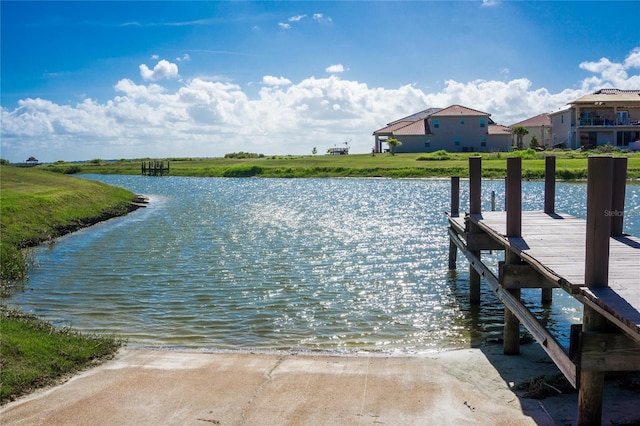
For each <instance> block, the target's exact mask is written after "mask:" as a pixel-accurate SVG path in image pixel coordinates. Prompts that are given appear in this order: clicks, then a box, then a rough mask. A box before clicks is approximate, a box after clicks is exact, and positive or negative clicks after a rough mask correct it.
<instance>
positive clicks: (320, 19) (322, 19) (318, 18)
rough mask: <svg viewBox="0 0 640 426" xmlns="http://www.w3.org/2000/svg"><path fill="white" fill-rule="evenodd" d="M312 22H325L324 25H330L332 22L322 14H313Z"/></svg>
mask: <svg viewBox="0 0 640 426" xmlns="http://www.w3.org/2000/svg"><path fill="white" fill-rule="evenodd" d="M313 20H314V21H318V22H326V23H331V22H332V20H331V18H330V17H328V16H326V17H325V16H324V15H323V14H322V13H314V14H313Z"/></svg>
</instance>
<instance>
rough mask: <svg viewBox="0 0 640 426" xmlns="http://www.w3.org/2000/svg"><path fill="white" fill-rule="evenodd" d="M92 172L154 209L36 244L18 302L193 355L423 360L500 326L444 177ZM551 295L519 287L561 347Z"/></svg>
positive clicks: (562, 306)
mask: <svg viewBox="0 0 640 426" xmlns="http://www.w3.org/2000/svg"><path fill="white" fill-rule="evenodd" d="M90 178H92V179H97V180H101V181H105V182H107V183H110V184H115V185H121V186H124V187H126V188H129V189H131V190H133V191H135V192H138V193H143V194H147V195H149V196H150V197H151V204H150V205H149V207H148V208H146V209H141V210H138V211H136V212H134V213H132V214H130V215H129V216H127V217H125V218H119V219H115V220H112V221H109V222H106V223H103V224H100V225H97V226H95V227H92V228H90V229H87V230H83V231H81V232H78V233H75V234H73V235H70V236H67V237H65V238H63V239H61V240H60V241H59V242H57V244H55V246H54V247H53V248H47V247H43V248H40V249H38V250H37V251H36V257H37V264H38V265H39V266H38V267H37V268H36V269H35V270H34V271H33V272H32V274H31V278H30V280H29V281H28V282H27V283H25V284H24V291H22V292H16V294H15V295H14V296H13V297H12V299H11V300H10V301H9V303H10V304H12V305H14V306H19V307H22V309H24V310H25V311H31V312H34V313H36V314H38V315H41V316H43V317H44V318H46V319H49V320H51V321H53V322H54V323H58V324H63V325H70V326H74V327H77V328H80V329H82V330H85V331H89V332H101V333H115V334H117V335H121V336H123V337H127V338H128V339H129V340H130V341H131V342H132V343H139V344H151V345H170V346H188V347H215V348H256V349H306V350H331V351H336V350H338V351H341V350H344V351H354V350H355V351H361V350H368V351H402V352H420V351H430V350H439V349H443V348H454V347H465V346H469V345H470V344H479V343H480V342H482V341H484V340H486V339H488V338H492V337H498V336H499V334H500V331H501V329H502V310H503V308H502V307H501V305H500V304H499V303H498V301H497V300H496V299H495V297H494V296H493V295H492V294H491V292H489V291H488V290H486V289H484V290H483V291H484V293H483V295H482V298H483V304H482V306H481V308H480V309H477V308H475V307H471V306H469V304H468V294H467V292H466V290H467V285H468V284H467V283H468V266H467V265H466V263H465V262H464V261H463V260H461V261H460V262H459V269H458V270H457V271H448V270H447V259H448V258H447V249H448V236H447V234H446V220H445V218H444V214H443V213H444V211H445V210H447V209H448V207H449V184H448V182H446V181H435V180H391V179H305V180H293V179H292V180H280V179H202V178H177V177H164V178H149V177H139V176H91V177H90ZM483 185H484V187H483V194H485V195H486V196H483V208H484V209H487V210H488V209H489V207H490V195H489V194H490V193H491V191H492V190H494V191H495V192H496V194H497V196H496V200H497V205H498V208H500V207H501V206H502V205H503V203H504V199H503V197H502V196H501V193H502V187H503V182H500V181H487V182H484V183H483ZM523 189H524V194H525V195H524V196H523V205H524V206H525V208H528V209H540V208H541V206H542V203H543V199H542V195H541V194H542V183H539V182H526V183H524V184H523ZM585 191H586V188H585V185H584V184H559V185H558V187H557V194H558V197H557V198H558V201H557V203H556V204H557V210H558V211H564V212H568V213H571V214H574V215H576V216H579V217H584V203H585V201H584V200H585ZM639 193H640V191H638V187H637V186H630V188H629V189H628V191H627V198H628V201H627V205H628V206H629V211H630V212H631V214H629V215H628V216H627V217H626V219H625V220H626V222H625V227H626V228H625V229H626V230H627V232H629V229H631V230H632V233H636V234H638V233H639V232H638V229H637V228H638V227H640V223H639V222H640V221H639V220H638V215H637V214H634V213H633V212H638V211H640V209H639V207H638V204H640V197H639V195H638V194H639ZM465 197H467V198H465ZM467 199H468V187H467V186H466V185H465V182H463V183H462V188H461V205H464V203H465V202H466V200H467ZM490 256H496V255H495V254H493V255H490V254H487V256H485V254H483V257H487V258H489V257H490ZM495 260H498V259H497V258H496V259H495ZM554 297H555V298H554V303H553V305H552V306H551V307H542V306H539V303H538V300H537V299H539V293H538V295H536V294H535V293H533V292H528V291H523V298H524V299H525V301H526V302H527V303H528V304H530V305H531V307H532V309H534V310H535V311H536V312H537V313H538V314H539V315H541V316H543V317H544V318H545V321H547V323H548V325H549V327H550V328H551V329H552V330H555V331H557V332H558V334H559V338H560V339H561V341H562V340H563V339H564V340H567V339H568V336H566V331H565V329H567V328H568V323H570V322H575V321H579V317H580V307H579V306H578V305H577V304H576V303H574V301H573V300H572V299H571V298H570V297H568V296H566V295H563V294H560V293H557V294H556V295H554Z"/></svg>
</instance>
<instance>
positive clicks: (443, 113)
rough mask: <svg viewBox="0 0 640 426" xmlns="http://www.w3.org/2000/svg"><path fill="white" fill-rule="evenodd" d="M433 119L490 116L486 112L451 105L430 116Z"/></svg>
mask: <svg viewBox="0 0 640 426" xmlns="http://www.w3.org/2000/svg"><path fill="white" fill-rule="evenodd" d="M431 115H432V116H433V117H447V116H460V115H465V116H469V115H472V116H478V115H486V116H487V117H488V116H490V115H491V114H489V113H487V112H482V111H478V110H476V109H471V108H467V107H465V106H462V105H451V106H450V107H447V108H445V109H442V110H440V111H438V112H436V113H434V114H431Z"/></svg>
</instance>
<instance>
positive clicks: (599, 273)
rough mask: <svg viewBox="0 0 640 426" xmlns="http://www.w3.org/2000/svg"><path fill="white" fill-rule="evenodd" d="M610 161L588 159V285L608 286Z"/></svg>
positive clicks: (611, 178) (611, 174)
mask: <svg viewBox="0 0 640 426" xmlns="http://www.w3.org/2000/svg"><path fill="white" fill-rule="evenodd" d="M612 160H613V159H612V157H599V156H592V157H589V158H588V160H587V230H586V232H587V236H586V237H587V238H586V254H585V284H586V285H587V286H588V287H607V282H608V275H609V237H610V236H611V214H610V212H611V188H612V185H613V161H612Z"/></svg>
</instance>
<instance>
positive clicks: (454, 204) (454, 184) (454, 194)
mask: <svg viewBox="0 0 640 426" xmlns="http://www.w3.org/2000/svg"><path fill="white" fill-rule="evenodd" d="M458 216H460V177H458V176H452V177H451V217H458ZM457 259H458V246H456V245H455V243H454V242H453V239H452V238H451V237H449V269H456V261H457Z"/></svg>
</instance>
